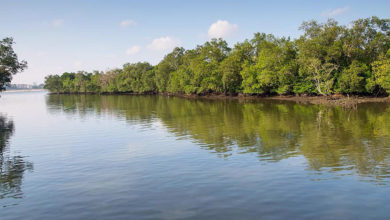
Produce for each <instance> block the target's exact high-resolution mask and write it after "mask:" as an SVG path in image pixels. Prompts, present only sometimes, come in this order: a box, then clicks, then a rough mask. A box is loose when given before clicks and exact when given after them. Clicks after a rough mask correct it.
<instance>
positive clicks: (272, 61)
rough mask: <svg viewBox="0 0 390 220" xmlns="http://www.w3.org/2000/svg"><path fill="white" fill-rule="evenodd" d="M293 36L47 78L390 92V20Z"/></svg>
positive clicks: (128, 88)
mask: <svg viewBox="0 0 390 220" xmlns="http://www.w3.org/2000/svg"><path fill="white" fill-rule="evenodd" d="M300 30H301V31H302V32H303V33H302V35H301V36H300V37H299V38H297V39H294V40H292V39H291V38H289V37H276V36H274V35H272V34H265V33H255V34H254V36H253V38H252V39H248V40H245V41H244V42H239V43H237V44H236V45H234V47H232V48H230V47H229V45H228V44H227V42H226V41H225V40H223V39H221V38H220V39H212V40H211V41H208V42H206V43H204V44H203V45H198V46H197V47H196V48H194V49H190V50H185V49H184V48H175V49H174V50H173V51H172V52H171V53H169V54H167V55H166V56H165V57H164V58H163V59H162V60H161V62H160V63H158V64H157V65H155V66H153V65H151V64H149V63H146V62H144V63H141V62H140V63H134V64H125V65H123V67H122V68H121V69H115V70H110V71H107V72H104V73H103V72H99V71H95V72H94V73H86V72H77V73H64V74H62V75H61V76H57V75H49V76H47V77H46V82H45V88H46V89H48V90H50V91H51V92H56V93H117V92H131V93H175V94H177V93H181V94H210V93H216V94H221V93H224V94H232V95H235V94H239V93H244V94H249V95H256V94H316V95H330V94H334V93H343V94H362V95H379V94H382V95H384V94H389V93H390V19H380V18H378V17H371V18H366V19H358V20H356V21H353V22H352V23H351V24H350V25H348V26H344V25H340V24H338V22H337V21H335V20H333V19H329V20H328V21H327V22H325V23H319V22H317V21H306V22H303V23H302V25H301V27H300Z"/></svg>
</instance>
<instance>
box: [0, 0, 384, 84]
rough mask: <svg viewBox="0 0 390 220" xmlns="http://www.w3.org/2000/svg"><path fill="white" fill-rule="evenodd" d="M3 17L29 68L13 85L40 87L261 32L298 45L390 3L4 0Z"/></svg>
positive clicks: (5, 32)
mask: <svg viewBox="0 0 390 220" xmlns="http://www.w3.org/2000/svg"><path fill="white" fill-rule="evenodd" d="M0 11H1V13H0V27H1V28H0V38H4V37H13V38H14V40H15V42H16V45H15V50H16V52H17V54H18V55H19V58H20V59H24V60H26V61H27V62H28V63H29V68H28V69H27V70H26V71H24V72H23V73H19V74H17V75H16V76H15V77H14V81H13V83H33V82H36V83H42V82H43V80H44V77H45V76H46V75H48V74H60V73H62V72H65V71H77V70H86V71H92V70H107V69H110V68H115V67H121V66H122V65H123V64H124V63H126V62H138V61H148V62H151V63H152V64H156V63H158V61H159V60H160V59H161V58H162V57H163V56H164V54H166V53H167V52H169V51H170V50H171V49H172V47H174V46H183V47H184V48H186V49H192V48H194V47H195V46H196V45H198V44H203V43H204V42H205V41H207V40H209V39H210V38H211V37H223V38H224V39H226V40H227V41H228V43H229V44H230V46H233V45H234V43H236V42H237V41H242V40H244V39H247V38H251V37H252V36H253V33H255V32H265V33H272V34H275V35H277V36H291V37H293V38H295V37H297V36H299V35H300V31H299V30H298V28H299V26H300V24H301V23H302V22H303V21H307V20H311V19H315V20H318V21H326V20H327V19H328V18H329V17H331V18H334V19H336V20H337V21H339V22H340V23H341V24H348V23H350V22H351V21H353V20H356V19H358V18H366V17H370V16H373V15H375V16H379V17H381V18H389V17H390V16H389V15H390V1H384V0H383V1H379V0H378V1H375V0H371V1H344V0H339V1H332V0H326V1H320V0H316V1H314V0H312V1H303V0H296V1H293V0H290V1H281V0H279V1H277V0H274V1H260V0H258V1H255V0H252V1H250V0H240V1H238V0H237V1H236V0H208V1H203V0H197V1H186V0H182V1H178V0H175V1H173V0H172V1H169V0H166V1H148V0H142V1H141V0H137V1H135V0H134V1H115V0H111V1H108V0H107V1H97V0H79V1H72V0H67V1H54V0H52V1H40V0H35V1H22V0H19V1H16V0H7V1H5V0H0Z"/></svg>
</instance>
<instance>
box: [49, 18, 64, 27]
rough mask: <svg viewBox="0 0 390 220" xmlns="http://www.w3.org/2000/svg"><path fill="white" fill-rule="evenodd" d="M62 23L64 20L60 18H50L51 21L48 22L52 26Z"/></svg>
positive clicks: (59, 25) (58, 25)
mask: <svg viewBox="0 0 390 220" xmlns="http://www.w3.org/2000/svg"><path fill="white" fill-rule="evenodd" d="M63 23H64V20H62V19H54V20H52V21H51V22H50V24H51V25H52V26H53V27H55V28H57V27H61V26H62V24H63Z"/></svg>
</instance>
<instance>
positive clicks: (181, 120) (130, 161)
mask: <svg viewBox="0 0 390 220" xmlns="http://www.w3.org/2000/svg"><path fill="white" fill-rule="evenodd" d="M0 152H1V154H0V156H1V157H0V205H1V206H0V218H1V219H259V218H263V219H291V218H294V219H305V218H306V219H313V218H316V219H367V218H372V219H373V218H375V219H389V218H390V211H389V210H390V185H389V183H390V106H389V105H386V104H365V105H360V106H359V108H358V110H351V111H350V110H343V109H341V108H327V107H321V106H316V105H299V104H294V103H289V102H275V101H257V102H238V101H235V100H230V101H224V100H222V101H211V100H187V99H180V98H172V97H158V96H93V95H89V96H84V95H80V96H78V95H48V94H46V93H44V92H30V93H6V94H4V93H3V94H2V96H1V98H0Z"/></svg>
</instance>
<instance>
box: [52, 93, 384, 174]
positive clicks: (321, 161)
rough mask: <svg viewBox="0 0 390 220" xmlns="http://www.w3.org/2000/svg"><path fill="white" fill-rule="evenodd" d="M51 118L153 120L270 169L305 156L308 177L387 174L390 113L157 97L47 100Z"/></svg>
mask: <svg viewBox="0 0 390 220" xmlns="http://www.w3.org/2000/svg"><path fill="white" fill-rule="evenodd" d="M47 104H48V106H49V108H50V110H51V111H52V112H53V113H59V112H67V113H72V114H81V115H85V114H87V112H89V111H93V112H94V113H97V114H107V113H110V114H115V115H117V116H118V117H124V118H126V119H127V120H128V121H129V122H134V121H136V122H138V123H143V124H146V125H148V124H150V122H151V121H153V120H155V119H158V120H160V121H161V122H162V124H163V125H164V126H165V127H166V128H167V129H168V130H169V131H170V132H171V133H173V134H175V135H176V136H178V137H183V138H185V137H189V138H190V139H191V140H192V141H194V142H197V143H199V144H200V146H202V147H203V148H205V149H207V150H209V151H212V152H215V153H217V154H218V155H221V156H223V157H229V156H230V155H231V154H232V153H233V152H238V153H256V154H257V155H258V157H259V158H260V160H263V161H269V162H276V161H280V160H282V159H285V158H289V157H294V156H304V157H305V158H306V160H307V166H308V168H309V169H311V170H315V171H318V172H322V171H323V170H326V171H327V172H339V171H352V173H353V172H356V173H358V174H359V175H361V176H364V177H370V178H373V179H376V180H383V179H385V178H388V177H389V176H390V175H389V174H390V173H389V172H390V106H389V105H386V104H385V103H377V104H373V103H372V104H362V105H360V106H359V108H358V109H357V110H344V109H342V108H337V107H335V108H330V107H324V106H319V105H300V104H296V103H292V102H280V101H267V100H263V101H251V102H243V103H240V102H239V101H237V100H222V101H221V100H218V101H215V100H191V99H181V98H175V97H162V96H78V95H50V96H48V98H47Z"/></svg>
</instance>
